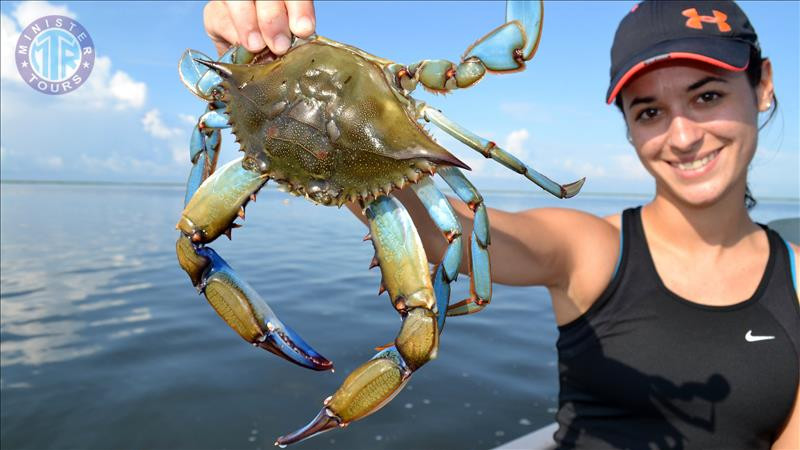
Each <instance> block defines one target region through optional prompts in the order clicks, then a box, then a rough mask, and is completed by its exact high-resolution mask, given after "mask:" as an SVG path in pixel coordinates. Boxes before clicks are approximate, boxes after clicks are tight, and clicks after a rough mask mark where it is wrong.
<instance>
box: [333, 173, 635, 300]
mask: <svg viewBox="0 0 800 450" xmlns="http://www.w3.org/2000/svg"><path fill="white" fill-rule="evenodd" d="M394 195H395V197H396V198H397V199H399V200H400V201H401V202H402V203H403V205H404V206H405V207H406V209H407V210H408V212H409V214H410V215H411V217H412V219H413V220H414V223H415V225H416V226H417V230H418V232H419V235H420V238H421V239H422V243H423V246H424V247H425V252H426V254H427V255H428V258H429V259H430V261H431V262H434V263H435V262H439V261H441V259H442V256H443V254H444V251H445V249H446V248H447V241H446V240H445V238H444V236H442V234H441V233H440V232H439V230H438V228H436V226H435V225H434V223H433V220H432V219H431V218H430V216H429V215H428V213H427V211H426V210H425V207H424V206H423V205H422V202H420V200H419V199H418V198H417V197H416V195H415V194H414V192H413V191H412V190H411V189H409V188H406V189H403V190H401V191H399V192H396V193H395V194H394ZM450 203H451V205H452V206H453V209H454V210H455V212H456V216H457V217H458V219H459V222H460V223H461V228H462V235H463V236H464V237H465V238H467V237H468V236H470V234H471V233H472V217H473V215H472V211H471V210H470V209H469V208H468V207H467V206H466V205H465V204H464V203H463V202H461V201H459V200H455V199H452V198H451V199H450ZM348 207H349V208H350V210H351V211H352V212H353V213H354V214H355V215H356V217H358V218H359V219H360V220H361V221H362V222H365V223H366V218H365V217H364V216H363V215H362V214H361V209H360V208H359V207H358V205H355V204H349V205H348ZM487 211H488V214H489V224H490V238H491V244H490V245H489V255H490V258H491V270H492V280H493V281H494V282H496V283H502V284H508V285H515V286H531V285H542V286H547V287H549V288H550V289H551V291H552V290H554V289H555V290H563V291H564V294H566V295H569V296H570V297H573V296H574V295H577V296H578V298H577V299H576V300H579V301H580V300H583V297H584V296H587V295H588V296H589V297H590V298H588V299H587V301H591V300H592V299H593V298H595V297H596V295H595V291H597V289H596V288H594V289H593V288H592V285H597V284H599V285H601V286H600V290H602V288H603V287H605V284H607V282H608V280H609V279H610V277H611V273H612V271H613V262H614V261H616V255H617V249H618V242H619V241H618V237H617V236H618V231H617V230H616V229H615V227H614V226H613V225H611V224H610V223H609V222H608V221H606V220H603V219H601V218H598V217H595V216H592V215H590V214H586V213H583V212H580V211H574V210H568V209H554V208H548V209H532V210H527V211H521V212H507V211H502V210H498V209H493V208H487ZM463 247H464V255H463V257H462V260H461V267H460V271H461V272H462V273H467V272H468V271H469V263H468V258H469V254H468V246H467V245H464V246H463ZM609 261H610V262H611V266H612V267H608V268H607V270H603V267H604V266H608V265H609ZM598 265H599V266H600V267H601V268H600V270H598ZM606 272H607V273H606ZM596 294H599V292H596Z"/></svg>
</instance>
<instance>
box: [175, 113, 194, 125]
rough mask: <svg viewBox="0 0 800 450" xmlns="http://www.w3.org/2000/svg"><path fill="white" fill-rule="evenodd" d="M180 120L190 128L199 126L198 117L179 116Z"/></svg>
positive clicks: (189, 115)
mask: <svg viewBox="0 0 800 450" xmlns="http://www.w3.org/2000/svg"><path fill="white" fill-rule="evenodd" d="M178 118H179V119H181V120H182V121H183V122H184V123H185V124H187V125H190V126H195V125H197V120H198V118H197V116H193V115H191V114H178Z"/></svg>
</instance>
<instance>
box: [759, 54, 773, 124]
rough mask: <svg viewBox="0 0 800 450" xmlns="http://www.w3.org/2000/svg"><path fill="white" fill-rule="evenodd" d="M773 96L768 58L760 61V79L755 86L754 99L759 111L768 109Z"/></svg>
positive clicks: (770, 65) (770, 67) (770, 66)
mask: <svg viewBox="0 0 800 450" xmlns="http://www.w3.org/2000/svg"><path fill="white" fill-rule="evenodd" d="M774 98H775V88H774V86H773V84H772V63H771V62H770V60H769V58H764V60H763V61H761V81H759V82H758V85H757V86H756V100H757V102H758V110H759V111H760V112H764V111H768V110H769V109H770V108H771V107H772V102H773V101H774Z"/></svg>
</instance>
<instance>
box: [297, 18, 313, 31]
mask: <svg viewBox="0 0 800 450" xmlns="http://www.w3.org/2000/svg"><path fill="white" fill-rule="evenodd" d="M312 28H313V25H311V20H309V18H308V17H301V18H300V19H298V20H297V32H298V33H301V34H311V31H312Z"/></svg>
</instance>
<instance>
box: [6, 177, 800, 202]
mask: <svg viewBox="0 0 800 450" xmlns="http://www.w3.org/2000/svg"><path fill="white" fill-rule="evenodd" d="M0 184H22V185H24V184H28V185H53V186H136V187H154V188H156V187H175V188H183V187H184V186H186V185H185V184H184V183H176V182H167V181H163V182H159V181H87V180H16V179H10V180H9V179H0ZM267 187H268V188H270V187H272V188H274V187H275V185H274V184H272V185H268V186H267ZM276 190H277V189H276ZM443 190H444V191H445V192H446V193H452V191H450V190H449V189H447V187H444V189H443ZM481 192H482V193H484V194H505V195H525V196H530V195H533V196H537V197H549V196H550V195H549V194H547V193H545V192H529V191H520V190H514V189H481ZM580 195H581V196H583V197H606V198H610V197H613V198H639V199H641V198H645V199H646V198H650V197H651V195H650V194H642V193H624V192H581V193H580ZM757 200H759V201H761V200H763V201H771V202H788V203H800V198H792V197H758V198H757Z"/></svg>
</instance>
